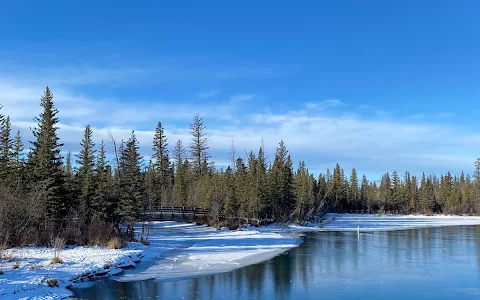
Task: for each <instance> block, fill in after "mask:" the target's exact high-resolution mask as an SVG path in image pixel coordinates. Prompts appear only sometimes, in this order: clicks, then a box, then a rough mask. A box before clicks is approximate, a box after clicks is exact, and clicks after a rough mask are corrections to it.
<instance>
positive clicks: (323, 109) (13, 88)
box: [0, 76, 480, 173]
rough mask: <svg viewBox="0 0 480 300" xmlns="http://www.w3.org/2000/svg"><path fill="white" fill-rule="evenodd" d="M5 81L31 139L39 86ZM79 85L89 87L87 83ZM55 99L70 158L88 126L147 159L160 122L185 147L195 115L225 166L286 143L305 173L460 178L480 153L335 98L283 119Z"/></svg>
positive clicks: (167, 104)
mask: <svg viewBox="0 0 480 300" xmlns="http://www.w3.org/2000/svg"><path fill="white" fill-rule="evenodd" d="M99 77H101V76H99ZM6 78H7V77H2V76H0V104H3V105H4V109H3V111H2V112H3V113H6V114H9V115H10V116H11V117H12V121H13V125H14V126H18V127H20V128H21V130H22V133H23V135H24V138H25V140H31V134H30V130H29V128H31V127H33V126H34V125H35V124H34V123H33V122H32V117H34V116H36V115H38V113H39V112H40V107H39V100H40V96H41V94H42V91H43V89H44V87H43V86H38V85H36V83H32V82H30V81H29V80H26V81H22V80H13V79H6ZM79 78H81V76H80V77H79ZM92 80H93V79H92ZM120 80H121V79H120ZM84 82H85V84H91V83H88V82H89V81H88V80H86V79H85V80H84ZM97 82H102V81H101V80H100V81H97ZM58 83H61V80H59V81H58ZM101 84H107V83H101ZM53 92H54V95H55V101H56V105H57V107H58V109H59V111H60V114H59V117H60V118H61V122H62V123H61V124H60V130H59V134H60V137H61V139H62V141H63V142H64V143H65V149H66V150H72V151H78V149H79V142H80V140H81V137H82V134H83V130H84V126H85V125H86V124H91V125H92V127H93V130H94V137H95V141H96V142H97V143H98V142H99V141H100V140H101V139H105V140H107V139H108V132H109V131H111V132H112V133H113V135H114V136H115V137H116V138H117V139H118V140H120V139H127V138H128V136H129V135H130V131H131V130H132V129H135V128H136V129H138V130H136V133H137V137H138V139H139V141H140V144H141V149H142V152H143V154H144V155H146V156H148V155H150V148H151V141H152V139H153V130H154V128H155V123H156V122H157V121H162V122H163V123H164V126H165V127H166V133H167V137H168V138H169V140H170V144H171V145H173V144H174V142H175V141H176V140H178V139H180V140H183V141H184V142H185V144H186V145H188V144H189V140H190V137H189V133H188V123H189V122H190V120H191V118H192V117H193V115H195V114H197V113H199V114H200V115H202V116H204V117H205V120H206V125H207V128H208V133H209V136H210V147H211V148H210V151H211V152H212V156H213V160H215V161H217V162H222V161H228V152H229V148H230V146H231V141H232V140H234V142H235V145H236V147H237V149H238V150H239V153H242V154H243V152H245V151H249V150H251V149H258V147H259V145H260V141H261V140H262V138H263V140H264V142H265V146H266V147H267V150H268V151H269V154H270V156H272V155H273V154H272V153H273V151H274V149H275V147H276V145H277V143H278V142H279V141H280V140H281V139H283V140H285V142H286V143H287V146H288V148H289V150H290V152H291V154H292V156H293V158H294V159H304V160H305V161H306V162H307V165H308V166H309V167H310V169H316V170H318V169H324V168H325V166H329V165H330V167H333V164H334V163H335V162H340V163H341V164H342V166H344V167H345V168H346V169H348V168H350V167H356V168H357V170H358V171H359V172H366V173H378V172H383V171H391V170H393V169H396V170H398V171H402V170H406V169H408V170H411V171H412V172H420V171H426V172H446V171H448V170H450V171H453V172H458V171H459V170H461V169H464V170H470V169H471V165H472V163H473V161H474V159H475V158H476V156H477V155H478V154H477V153H475V152H474V149H478V148H480V136H479V135H478V134H476V133H474V132H470V131H468V130H466V129H465V128H461V127H451V126H448V127H447V126H442V125H441V124H438V123H437V124H435V123H433V124H430V123H428V124H427V123H425V122H423V119H422V118H421V115H420V114H418V115H417V117H416V120H417V122H408V121H407V120H406V119H395V118H394V117H393V116H392V115H391V114H390V113H389V112H388V111H382V110H373V111H374V112H376V113H377V115H376V116H374V117H365V116H363V115H362V114H354V113H349V110H348V108H349V106H347V105H346V104H345V103H343V102H342V101H340V100H337V99H330V100H325V101H318V102H307V103H305V104H303V105H301V106H300V108H299V109H298V110H291V111H288V112H285V113H279V112H269V113H261V111H264V110H255V109H250V110H249V109H248V108H249V107H250V106H251V105H249V104H250V103H253V102H257V101H253V100H256V99H257V97H258V96H257V95H256V94H252V93H238V94H231V95H230V96H225V97H218V98H219V101H216V103H211V104H201V105H196V106H193V105H191V102H189V101H187V100H188V99H186V101H185V102H181V103H179V102H178V101H177V102H174V101H161V102H156V103H152V102H149V101H143V102H142V101H140V102H134V101H129V100H130V99H106V98H99V97H95V96H91V95H90V96H86V95H84V94H79V93H78V92H76V89H70V88H69V86H68V84H65V85H64V84H59V85H58V86H55V87H54V88H53ZM205 93H206V92H205ZM223 94H224V92H223V93H222V96H223ZM211 97H213V95H212V96H211ZM273 100H274V99H273ZM246 103H247V105H246ZM331 108H337V109H331ZM340 108H342V109H340ZM254 111H255V112H254ZM423 115H426V114H423ZM445 117H447V116H445ZM180 123H181V124H180Z"/></svg>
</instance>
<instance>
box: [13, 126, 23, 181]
mask: <svg viewBox="0 0 480 300" xmlns="http://www.w3.org/2000/svg"><path fill="white" fill-rule="evenodd" d="M24 150H25V147H24V145H23V141H22V136H21V135H20V129H17V134H16V135H15V138H14V142H13V151H12V157H13V178H14V180H15V182H16V187H17V189H22V188H23V184H22V183H23V181H24V172H23V171H24V167H25V159H24V153H23V151H24Z"/></svg>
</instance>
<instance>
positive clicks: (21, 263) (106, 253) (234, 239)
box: [0, 222, 302, 300]
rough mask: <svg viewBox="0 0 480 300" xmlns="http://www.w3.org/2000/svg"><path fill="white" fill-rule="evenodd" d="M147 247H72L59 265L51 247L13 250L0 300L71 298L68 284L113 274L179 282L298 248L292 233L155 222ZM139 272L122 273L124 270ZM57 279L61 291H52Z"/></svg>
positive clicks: (1, 266)
mask: <svg viewBox="0 0 480 300" xmlns="http://www.w3.org/2000/svg"><path fill="white" fill-rule="evenodd" d="M151 226H152V228H151V233H150V236H149V241H150V245H149V246H144V245H142V244H138V243H130V244H129V247H128V248H126V249H120V250H108V249H106V248H105V247H70V248H68V249H65V250H63V251H61V253H60V258H61V259H62V260H63V261H64V263H63V264H55V265H50V261H51V259H52V258H53V256H54V253H53V249H48V248H16V249H9V250H6V251H4V256H6V257H8V258H9V259H8V260H3V261H1V262H0V270H1V271H3V275H0V299H2V300H3V299H59V298H64V297H68V296H71V295H72V293H71V292H70V291H69V290H68V289H66V287H67V286H69V285H72V284H73V285H83V284H85V282H91V280H94V279H95V278H101V277H106V276H110V275H117V276H115V277H113V278H114V279H116V280H119V281H133V280H142V279H148V278H156V279H159V280H162V279H169V280H172V279H179V278H184V277H192V276H201V275H206V274H212V273H220V272H227V271H230V270H233V269H236V268H239V267H242V266H245V265H249V264H252V263H257V262H261V261H264V260H267V259H270V258H272V257H274V256H276V255H278V254H280V253H283V252H285V251H287V250H288V249H291V248H293V247H296V246H298V245H299V244H300V243H301V242H302V240H301V238H299V237H298V235H296V234H288V233H274V232H260V231H256V230H253V229H249V230H245V231H229V230H220V231H217V230H215V229H213V228H211V227H207V226H204V225H203V226H196V225H193V224H188V223H179V222H153V223H152V224H151ZM140 259H141V260H142V263H141V264H138V265H137V268H135V269H131V270H128V272H125V273H123V272H122V271H123V268H125V267H134V266H135V263H138V262H139V261H140ZM52 278H55V279H57V281H58V285H59V287H56V288H50V287H48V285H47V280H49V279H52Z"/></svg>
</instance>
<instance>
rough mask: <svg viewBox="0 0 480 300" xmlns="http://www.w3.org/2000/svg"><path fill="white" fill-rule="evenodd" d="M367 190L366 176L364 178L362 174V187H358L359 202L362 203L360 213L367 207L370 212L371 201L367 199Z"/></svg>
mask: <svg viewBox="0 0 480 300" xmlns="http://www.w3.org/2000/svg"><path fill="white" fill-rule="evenodd" d="M368 188H369V184H368V180H367V176H365V174H363V176H362V186H361V187H360V190H361V192H360V197H361V202H362V211H365V210H366V209H367V207H368V210H369V211H370V212H371V205H369V204H370V203H371V199H370V198H369V197H368V196H369V195H368Z"/></svg>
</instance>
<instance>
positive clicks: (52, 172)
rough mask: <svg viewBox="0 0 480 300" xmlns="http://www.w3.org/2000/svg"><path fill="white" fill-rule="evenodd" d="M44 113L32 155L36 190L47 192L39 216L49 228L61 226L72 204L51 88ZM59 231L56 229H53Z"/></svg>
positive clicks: (35, 135) (35, 133)
mask: <svg viewBox="0 0 480 300" xmlns="http://www.w3.org/2000/svg"><path fill="white" fill-rule="evenodd" d="M40 105H41V107H42V108H43V112H42V113H41V114H40V116H39V117H37V118H35V121H36V122H37V127H36V128H34V129H33V132H32V133H33V137H34V139H35V140H34V141H33V142H31V144H32V148H31V151H30V155H29V162H28V164H29V168H30V169H31V174H30V175H31V180H32V181H31V183H32V185H33V186H32V190H39V189H41V190H43V191H44V193H45V195H46V196H45V197H42V199H41V202H39V203H37V204H38V210H37V212H38V215H37V216H39V217H41V218H43V224H44V226H45V227H47V226H49V225H59V224H60V223H61V220H62V218H63V217H64V216H65V215H66V212H67V211H66V210H67V207H68V203H65V198H64V194H63V183H64V177H63V170H62V159H63V157H62V156H61V154H60V148H61V147H62V146H63V144H62V143H60V142H59V138H58V136H57V130H58V127H57V124H58V117H57V114H58V110H57V109H56V108H55V106H54V103H53V94H52V92H51V91H50V89H49V88H48V87H47V88H46V89H45V93H44V95H43V96H42V98H41V100H40ZM52 228H56V227H52Z"/></svg>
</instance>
